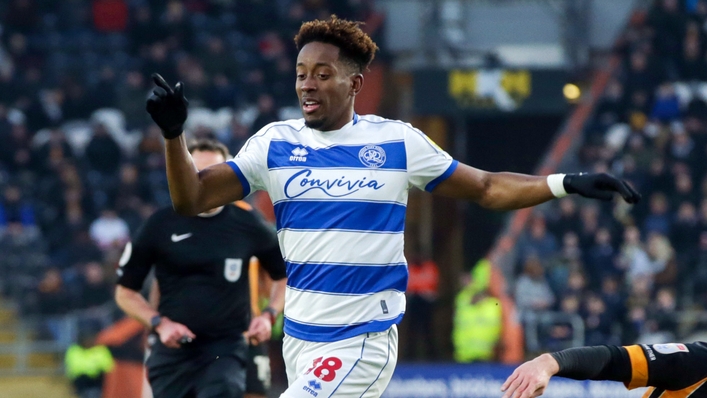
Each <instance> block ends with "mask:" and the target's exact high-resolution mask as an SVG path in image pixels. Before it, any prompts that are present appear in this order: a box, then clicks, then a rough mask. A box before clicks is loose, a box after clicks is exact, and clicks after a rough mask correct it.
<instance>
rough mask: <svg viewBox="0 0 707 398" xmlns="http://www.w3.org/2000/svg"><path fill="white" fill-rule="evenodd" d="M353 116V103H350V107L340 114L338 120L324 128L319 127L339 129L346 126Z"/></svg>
mask: <svg viewBox="0 0 707 398" xmlns="http://www.w3.org/2000/svg"><path fill="white" fill-rule="evenodd" d="M353 118H354V108H353V104H351V107H350V108H349V109H348V110H347V111H346V112H344V114H343V115H342V116H341V118H340V119H339V121H338V122H336V123H334V125H332V126H331V127H329V128H326V129H321V130H320V131H333V130H340V129H341V128H342V127H344V126H346V124H348V123H349V122H350V121H352V120H353Z"/></svg>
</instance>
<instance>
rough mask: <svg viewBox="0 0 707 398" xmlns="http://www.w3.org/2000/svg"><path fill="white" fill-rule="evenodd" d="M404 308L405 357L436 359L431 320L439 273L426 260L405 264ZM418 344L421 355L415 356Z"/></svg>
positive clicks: (428, 260) (420, 259) (419, 257)
mask: <svg viewBox="0 0 707 398" xmlns="http://www.w3.org/2000/svg"><path fill="white" fill-rule="evenodd" d="M408 271H409V274H410V275H409V277H408V288H407V291H406V296H407V308H408V311H407V312H408V315H409V318H408V321H409V323H408V326H409V329H408V344H407V347H406V348H407V350H406V351H407V357H408V358H409V359H413V360H414V359H418V358H420V357H421V359H423V360H426V361H430V360H433V359H435V357H436V351H437V350H436V349H435V343H434V342H435V339H434V335H433V329H432V325H433V324H434V323H433V322H431V320H432V319H433V318H434V313H435V306H436V303H437V296H438V288H439V269H438V267H437V264H436V263H435V262H434V261H432V260H431V259H429V258H424V257H421V256H415V257H414V258H412V259H411V261H410V262H408ZM418 343H421V345H422V347H423V353H422V355H420V354H419V353H418Z"/></svg>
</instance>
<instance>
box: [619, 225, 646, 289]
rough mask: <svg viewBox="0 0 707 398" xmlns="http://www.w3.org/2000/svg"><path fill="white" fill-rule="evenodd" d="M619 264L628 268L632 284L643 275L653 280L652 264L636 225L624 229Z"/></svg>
mask: <svg viewBox="0 0 707 398" xmlns="http://www.w3.org/2000/svg"><path fill="white" fill-rule="evenodd" d="M619 264H620V266H621V267H622V268H623V269H624V270H626V273H627V277H628V282H629V283H630V284H633V282H635V280H637V279H639V278H641V277H647V278H648V280H651V281H652V276H653V268H652V264H651V261H650V258H648V254H647V253H646V251H645V250H644V248H643V242H641V233H640V231H639V230H638V228H636V227H633V226H632V227H628V228H626V230H625V231H624V243H623V245H622V246H621V254H620V257H619Z"/></svg>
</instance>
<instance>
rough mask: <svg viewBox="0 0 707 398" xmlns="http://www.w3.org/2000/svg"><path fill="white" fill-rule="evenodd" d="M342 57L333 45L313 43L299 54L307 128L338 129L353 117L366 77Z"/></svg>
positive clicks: (298, 87)
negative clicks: (356, 97) (353, 68)
mask: <svg viewBox="0 0 707 398" xmlns="http://www.w3.org/2000/svg"><path fill="white" fill-rule="evenodd" d="M351 69H352V68H351V67H350V66H348V65H347V64H345V63H344V62H341V61H340V60H339V48H338V47H336V46H335V45H333V44H327V43H321V42H312V43H309V44H307V45H305V46H304V47H302V49H301V50H300V52H299V55H298V56H297V83H296V85H295V87H296V90H297V96H298V97H299V100H300V107H301V108H302V114H303V115H304V122H305V124H306V125H307V127H311V128H313V129H317V130H322V131H328V130H337V129H340V128H341V127H342V126H344V125H345V124H346V123H348V122H350V121H351V119H352V118H353V104H354V97H355V95H356V93H358V91H360V89H361V87H362V85H363V76H362V75H360V74H357V73H353V72H352V70H351Z"/></svg>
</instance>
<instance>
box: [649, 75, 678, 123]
mask: <svg viewBox="0 0 707 398" xmlns="http://www.w3.org/2000/svg"><path fill="white" fill-rule="evenodd" d="M679 117H680V102H679V101H678V97H677V95H675V89H674V88H673V85H672V84H670V83H664V84H662V85H661V86H660V87H658V93H657V95H656V99H655V102H654V103H653V110H652V111H651V118H653V119H657V120H659V121H661V122H663V123H668V122H672V121H674V120H676V119H677V118H679Z"/></svg>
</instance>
